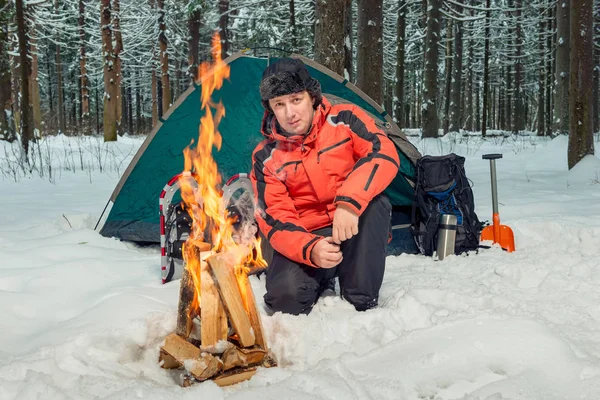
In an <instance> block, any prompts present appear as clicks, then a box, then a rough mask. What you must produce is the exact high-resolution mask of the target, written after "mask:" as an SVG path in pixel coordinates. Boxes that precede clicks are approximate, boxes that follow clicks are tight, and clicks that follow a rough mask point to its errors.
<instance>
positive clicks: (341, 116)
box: [332, 110, 381, 153]
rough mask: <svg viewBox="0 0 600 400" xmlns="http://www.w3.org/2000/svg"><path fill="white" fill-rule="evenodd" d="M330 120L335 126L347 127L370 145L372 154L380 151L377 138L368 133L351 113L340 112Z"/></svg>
mask: <svg viewBox="0 0 600 400" xmlns="http://www.w3.org/2000/svg"><path fill="white" fill-rule="evenodd" d="M332 120H333V122H334V123H336V124H338V123H343V124H346V125H348V126H349V127H350V129H351V130H352V132H354V133H356V134H357V135H358V136H359V137H360V138H361V139H364V140H366V141H368V142H371V143H372V145H373V153H379V150H380V149H381V142H380V141H379V137H378V136H377V135H376V134H375V133H373V132H369V130H368V129H367V126H366V125H365V123H364V122H363V121H362V120H361V119H360V118H358V117H357V116H356V115H354V113H353V112H352V111H350V110H343V111H340V112H339V113H338V115H337V116H334V117H332Z"/></svg>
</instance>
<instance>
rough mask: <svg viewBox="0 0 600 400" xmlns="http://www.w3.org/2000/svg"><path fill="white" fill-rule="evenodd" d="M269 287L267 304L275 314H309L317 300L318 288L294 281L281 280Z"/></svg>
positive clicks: (266, 297)
mask: <svg viewBox="0 0 600 400" xmlns="http://www.w3.org/2000/svg"><path fill="white" fill-rule="evenodd" d="M269 286H270V287H267V293H266V294H265V297H264V299H265V304H266V305H267V306H269V308H270V309H271V310H272V311H273V312H277V311H281V312H283V313H286V314H294V315H298V314H308V313H309V312H310V311H311V310H312V307H313V305H314V303H315V302H316V300H317V296H318V292H317V287H312V285H307V284H298V282H294V281H293V280H287V281H283V280H280V281H278V282H276V283H274V284H272V285H269Z"/></svg>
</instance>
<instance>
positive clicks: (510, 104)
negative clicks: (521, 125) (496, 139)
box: [504, 41, 513, 131]
mask: <svg viewBox="0 0 600 400" xmlns="http://www.w3.org/2000/svg"><path fill="white" fill-rule="evenodd" d="M509 46H510V41H509ZM512 94H513V88H512V66H510V65H509V66H507V67H506V105H505V109H506V126H505V127H504V129H505V130H507V131H508V130H511V129H512V118H513V112H512V107H513V101H512V99H513V95H512Z"/></svg>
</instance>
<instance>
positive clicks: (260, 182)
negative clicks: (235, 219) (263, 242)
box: [253, 142, 306, 239]
mask: <svg viewBox="0 0 600 400" xmlns="http://www.w3.org/2000/svg"><path fill="white" fill-rule="evenodd" d="M275 146H276V143H275V142H271V143H267V144H266V145H265V146H264V147H263V148H262V149H260V150H259V151H257V152H256V153H255V154H254V166H253V168H254V176H256V190H257V192H258V193H257V197H258V199H257V202H258V207H259V209H261V210H263V211H264V220H265V222H266V223H267V225H269V226H270V227H271V230H270V231H269V239H270V238H271V237H272V236H273V234H274V233H275V232H277V231H280V230H287V231H301V232H306V229H304V228H303V227H301V226H298V225H295V224H292V223H290V222H286V223H283V222H281V221H279V220H277V219H276V218H274V217H273V216H272V215H270V214H269V213H268V212H267V204H266V201H265V190H266V187H267V184H266V181H265V172H264V168H265V161H266V160H267V159H268V158H269V157H270V156H271V151H272V150H273V148H274V147H275Z"/></svg>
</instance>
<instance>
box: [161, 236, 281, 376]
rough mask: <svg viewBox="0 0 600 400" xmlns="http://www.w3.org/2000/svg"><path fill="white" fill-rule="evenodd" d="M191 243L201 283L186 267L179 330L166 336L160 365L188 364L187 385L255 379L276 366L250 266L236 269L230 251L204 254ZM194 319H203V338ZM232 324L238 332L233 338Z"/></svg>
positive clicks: (175, 365)
mask: <svg viewBox="0 0 600 400" xmlns="http://www.w3.org/2000/svg"><path fill="white" fill-rule="evenodd" d="M188 246H189V248H188V249H187V252H188V255H193V256H194V257H196V258H195V259H196V260H200V266H199V269H200V271H199V272H200V273H199V274H198V276H199V277H200V279H199V280H200V282H197V280H198V279H197V278H196V281H194V277H193V271H194V270H193V269H192V271H189V270H188V268H186V269H185V270H184V275H183V276H184V277H185V279H184V278H182V279H181V290H180V299H179V307H178V312H179V315H178V324H177V330H176V332H175V333H173V334H171V335H169V336H167V338H166V339H165V344H164V346H163V347H162V348H161V352H160V358H159V361H160V363H161V366H162V367H163V368H168V369H170V368H185V369H186V370H187V371H188V372H187V374H185V375H184V377H183V382H182V385H184V386H189V385H192V384H193V383H194V382H196V381H204V380H206V379H213V380H214V382H215V383H217V384H218V385H221V386H224V385H231V384H234V383H238V382H241V381H243V380H246V379H249V378H250V377H252V376H253V375H254V374H255V373H256V369H257V367H258V366H263V367H272V366H276V362H275V360H274V358H273V357H272V356H271V355H270V354H269V352H268V348H267V345H266V341H265V338H264V334H263V328H262V323H261V320H260V314H259V312H258V309H257V308H256V302H255V299H254V293H253V292H252V287H251V285H250V280H249V279H248V276H247V274H246V272H245V270H244V269H238V272H237V273H236V272H235V268H234V266H233V265H232V264H231V262H230V261H231V260H230V259H229V258H227V257H226V256H225V255H221V254H216V255H214V254H212V253H211V252H201V249H200V248H199V247H196V246H194V245H193V244H188ZM186 271H187V274H186V273H185V272H186ZM195 272H196V273H198V271H197V270H196V271H195ZM198 284H199V286H200V288H201V297H200V301H201V305H200V304H195V303H199V300H198V299H197V298H196V293H195V291H196V290H197V287H198ZM190 292H191V293H190ZM194 307H196V308H198V310H196V309H195V308H194ZM184 313H187V314H184ZM194 318H196V319H198V318H199V320H200V331H201V335H200V338H201V339H200V340H198V336H197V335H196V336H195V337H192V336H193V335H192V333H193V329H192V328H193V327H194V324H193V319H194ZM228 323H231V325H232V328H233V333H234V335H232V336H229V337H228ZM198 342H199V343H198ZM196 344H197V345H198V346H197V345H196Z"/></svg>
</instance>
